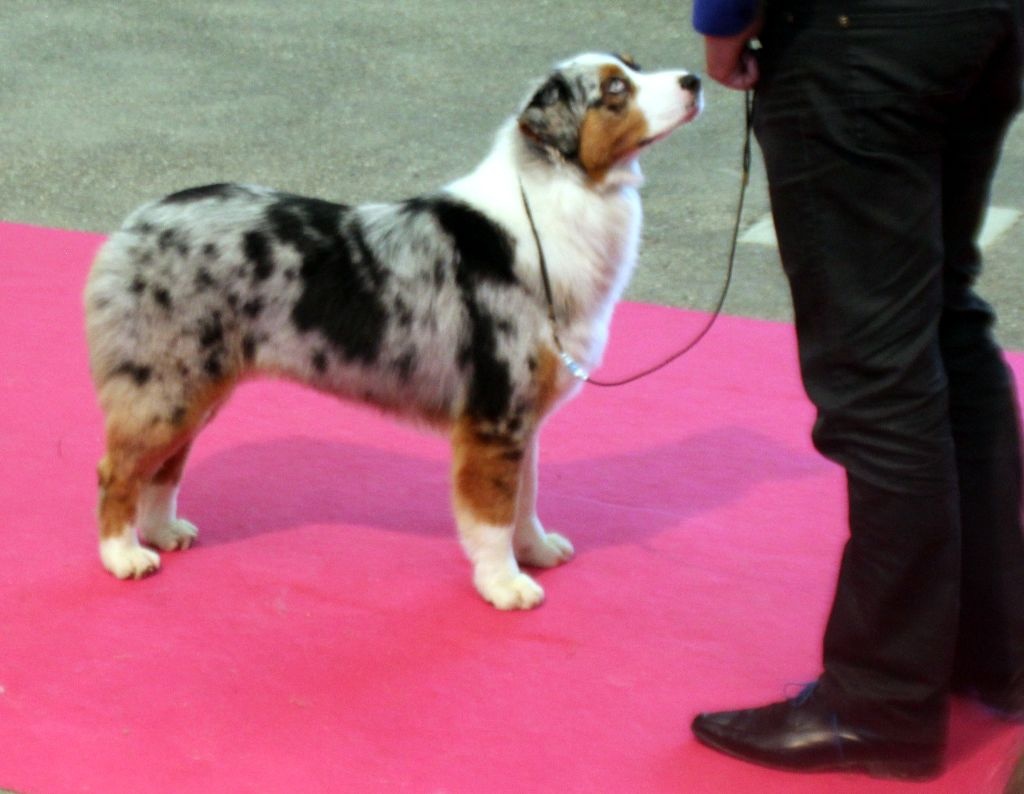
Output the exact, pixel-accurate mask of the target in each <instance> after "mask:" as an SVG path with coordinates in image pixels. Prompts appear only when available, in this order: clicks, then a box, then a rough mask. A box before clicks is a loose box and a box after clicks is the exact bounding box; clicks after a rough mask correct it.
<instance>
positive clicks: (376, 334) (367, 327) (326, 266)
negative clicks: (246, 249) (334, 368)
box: [267, 196, 388, 364]
mask: <svg viewBox="0 0 1024 794" xmlns="http://www.w3.org/2000/svg"><path fill="white" fill-rule="evenodd" d="M349 217H350V211H349V208H348V207H345V206H343V205H341V204H332V203H330V202H328V201H322V200H320V199H305V198H301V197H299V196H287V197H285V198H283V199H282V200H281V201H279V202H277V203H276V204H275V205H274V206H272V207H271V208H270V209H269V210H268V211H267V222H268V224H269V227H270V229H271V230H272V231H273V233H274V234H275V235H276V237H277V239H278V240H280V241H281V242H283V243H286V244H288V245H291V246H292V247H294V248H295V249H296V250H297V251H298V252H299V253H300V254H301V255H302V266H301V269H300V271H299V278H300V279H301V281H302V293H301V295H300V296H299V299H298V300H297V301H296V303H295V307H294V308H293V309H292V321H293V322H294V323H295V326H296V327H297V328H298V329H299V330H300V331H319V332H320V333H321V334H323V335H324V337H326V339H327V340H328V341H329V342H330V343H331V344H332V345H333V346H334V347H335V348H337V349H338V350H339V351H340V352H341V353H342V355H343V356H344V358H345V359H347V360H349V361H360V362H363V363H365V364H372V363H373V362H375V361H376V360H377V356H378V354H379V352H380V345H381V340H382V337H383V334H384V329H385V328H386V326H387V322H388V313H387V310H386V308H385V307H384V305H383V303H382V302H381V300H380V296H379V294H378V293H379V287H380V285H381V283H382V281H383V273H384V269H383V267H382V266H381V264H380V263H379V262H378V261H377V260H376V257H374V255H373V252H372V251H370V250H369V248H368V247H367V246H366V243H365V241H364V240H363V239H362V235H360V234H359V233H358V231H357V225H356V222H355V221H354V220H353V221H352V223H350V224H349V225H348V228H344V229H343V224H344V223H345V221H346V220H347V219H349ZM353 249H354V251H353ZM353 253H355V256H353Z"/></svg>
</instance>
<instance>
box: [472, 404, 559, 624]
mask: <svg viewBox="0 0 1024 794" xmlns="http://www.w3.org/2000/svg"><path fill="white" fill-rule="evenodd" d="M452 448H453V451H454V472H453V490H454V498H453V501H454V506H455V520H456V522H457V523H458V527H459V537H460V539H461V540H462V546H463V548H464V549H465V550H466V554H467V555H468V557H469V560H470V562H471V563H472V564H473V584H474V585H476V589H477V591H478V592H479V593H480V595H482V596H483V597H484V599H485V600H487V601H489V602H490V603H492V604H493V605H494V606H496V607H497V608H498V609H530V608H532V607H535V606H537V605H538V604H540V603H541V602H542V601H543V600H544V591H543V590H542V589H541V587H540V585H538V584H537V583H536V582H535V581H534V580H533V579H532V578H530V577H529V576H527V575H526V574H525V573H523V572H522V571H520V570H519V564H518V563H517V562H516V556H515V553H514V551H513V548H512V539H513V534H514V532H515V519H516V503H517V499H518V495H519V486H520V483H519V477H520V470H521V462H522V458H523V452H524V450H523V443H522V440H521V439H517V438H516V437H514V436H512V435H509V434H500V433H497V432H495V431H494V430H493V427H491V426H488V425H487V424H484V423H480V422H475V421H473V420H471V419H468V418H466V419H461V420H459V421H458V422H457V423H456V425H455V428H454V430H453V432H452Z"/></svg>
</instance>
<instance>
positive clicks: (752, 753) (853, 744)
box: [692, 684, 943, 779]
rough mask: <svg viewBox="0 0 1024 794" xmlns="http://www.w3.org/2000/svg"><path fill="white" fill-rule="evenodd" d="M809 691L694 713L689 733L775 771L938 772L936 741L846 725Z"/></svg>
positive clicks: (926, 774) (925, 775) (939, 759)
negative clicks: (758, 704) (736, 707)
mask: <svg viewBox="0 0 1024 794" xmlns="http://www.w3.org/2000/svg"><path fill="white" fill-rule="evenodd" d="M815 689H816V685H813V684H812V685H811V686H810V687H808V688H807V689H805V690H804V691H803V692H802V693H801V694H800V695H799V696H798V697H796V698H793V699H792V700H786V701H783V702H781V703H772V704H771V705H768V706H763V707H761V708H754V709H744V710H741V711H719V712H714V713H708V714H699V715H698V716H697V717H696V719H694V721H693V726H692V728H693V733H694V735H695V736H696V737H697V739H699V740H700V741H701V742H702V743H703V744H706V745H707V746H709V747H712V748H714V749H715V750H719V751H721V752H723V753H726V754H728V755H731V756H734V757H735V758H740V759H742V760H744V761H751V762H753V763H756V764H762V765H764V766H770V767H775V768H776V769H788V770H793V771H802V772H831V771H847V772H866V773H868V774H869V775H873V776H876V777H887V778H906V779H927V778H931V777H935V776H936V775H938V774H939V773H940V772H941V771H942V754H943V745H942V742H940V741H936V742H932V743H922V742H913V741H907V740H905V739H894V738H892V737H889V736H883V735H881V734H879V733H876V732H874V731H871V730H867V729H863V728H857V727H854V726H852V725H848V724H846V723H844V722H843V721H842V720H841V719H840V718H839V716H838V715H837V714H835V713H834V712H832V711H831V710H830V709H829V708H828V707H827V706H826V705H825V704H824V703H823V702H822V700H821V698H820V697H815Z"/></svg>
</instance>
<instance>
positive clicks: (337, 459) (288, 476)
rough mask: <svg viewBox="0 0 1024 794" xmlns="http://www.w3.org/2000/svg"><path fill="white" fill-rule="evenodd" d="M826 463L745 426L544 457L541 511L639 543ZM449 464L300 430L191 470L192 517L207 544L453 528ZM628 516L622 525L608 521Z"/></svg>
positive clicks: (555, 524)
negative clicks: (353, 530) (332, 530)
mask: <svg viewBox="0 0 1024 794" xmlns="http://www.w3.org/2000/svg"><path fill="white" fill-rule="evenodd" d="M822 466H823V464H822V462H821V461H820V459H818V458H817V456H815V455H813V454H812V453H811V452H809V451H801V450H794V449H792V448H789V447H786V446H785V445H783V444H781V443H780V442H779V441H777V440H775V439H772V438H769V437H766V436H763V435H759V434H757V433H754V432H751V430H750V429H749V428H743V427H738V426H735V427H720V428H716V429H711V430H707V431H704V432H701V433H697V434H694V435H691V436H688V437H684V438H681V439H676V440H673V441H670V442H667V443H664V444H661V445H656V446H650V447H646V448H642V449H637V450H635V451H629V452H625V453H615V454H607V455H595V456H594V457H590V458H581V459H577V460H572V461H570V462H561V461H550V462H545V460H544V455H543V452H542V455H541V466H540V495H539V498H538V508H539V509H538V512H539V514H540V516H541V520H542V521H544V523H545V524H546V525H548V526H549V528H551V529H557V530H558V531H563V532H566V533H567V534H569V535H570V536H571V537H573V538H574V540H578V541H581V542H583V543H585V545H586V546H588V547H595V546H602V545H614V544H617V543H624V542H636V541H637V540H642V539H643V538H645V537H649V536H651V535H655V534H658V533H659V532H661V531H663V530H665V529H667V528H670V527H672V526H675V525H678V524H679V523H680V522H681V521H683V520H686V519H688V518H692V517H694V516H699V515H700V514H702V513H704V512H707V511H710V510H714V509H719V508H722V507H724V506H728V505H730V504H733V503H736V502H739V501H740V500H742V499H744V498H745V496H746V494H748V493H749V492H750V491H751V489H753V488H755V487H756V486H758V485H759V484H761V483H764V482H766V481H784V480H791V479H798V478H802V477H806V476H814V475H817V474H820V473H821V471H822ZM450 491H451V486H450V471H449V464H448V462H447V461H446V460H444V459H442V458H440V457H439V458H437V459H431V458H429V457H416V456H413V455H410V454H408V453H406V452H403V451H402V450H400V449H397V448H396V449H378V448H374V447H370V446H367V445H364V444H359V443H347V442H343V441H335V440H331V441H325V440H321V439H314V438H307V437H301V436H292V437H284V438H279V439H273V440H268V441H259V442H252V443H244V444H239V445H236V446H232V447H230V448H227V449H224V450H221V451H218V452H214V453H211V454H210V455H207V456H205V457H203V458H202V459H200V460H196V461H194V463H193V464H192V465H191V466H190V467H189V468H188V469H187V470H186V473H185V480H184V482H183V488H182V498H181V510H182V514H183V515H185V516H187V517H189V518H191V519H192V520H194V521H195V522H196V523H197V524H198V525H199V526H200V528H201V529H202V542H203V543H204V545H217V544H222V543H234V542H240V541H243V540H245V539H247V538H250V537H254V536H258V535H262V534H267V533H274V532H281V531H287V530H291V529H295V528H297V527H301V526H306V525H310V524H321V525H323V524H328V525H332V524H337V525H344V526H365V527H371V528H374V529H380V530H386V531H391V532H399V533H410V534H416V535H419V536H438V537H442V536H443V537H450V536H453V535H454V532H455V529H454V521H453V518H452V513H451V508H450V506H449V505H450ZM619 517H621V519H622V521H621V522H620V525H621V526H620V529H619V530H618V531H616V532H614V533H613V532H607V531H595V532H593V533H591V534H588V535H585V536H584V532H585V531H586V530H587V529H588V527H601V526H608V525H609V522H610V521H611V522H614V521H616V520H617V519H618V518H619Z"/></svg>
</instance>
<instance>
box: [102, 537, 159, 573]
mask: <svg viewBox="0 0 1024 794" xmlns="http://www.w3.org/2000/svg"><path fill="white" fill-rule="evenodd" d="M100 560H102V562H103V567H104V568H106V569H107V570H108V571H110V572H111V573H112V574H114V576H116V577H117V578H118V579H141V578H142V577H143V576H148V575H149V574H151V573H154V572H155V571H156V570H157V569H158V568H159V567H160V555H159V554H157V553H156V552H155V551H153V550H152V549H147V548H146V547H145V546H140V545H139V543H138V541H136V540H135V538H134V537H131V538H127V539H126V538H122V537H116V538H106V539H103V540H101V541H100Z"/></svg>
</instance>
